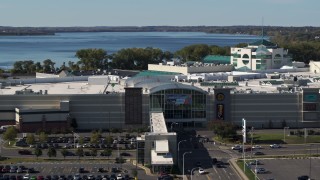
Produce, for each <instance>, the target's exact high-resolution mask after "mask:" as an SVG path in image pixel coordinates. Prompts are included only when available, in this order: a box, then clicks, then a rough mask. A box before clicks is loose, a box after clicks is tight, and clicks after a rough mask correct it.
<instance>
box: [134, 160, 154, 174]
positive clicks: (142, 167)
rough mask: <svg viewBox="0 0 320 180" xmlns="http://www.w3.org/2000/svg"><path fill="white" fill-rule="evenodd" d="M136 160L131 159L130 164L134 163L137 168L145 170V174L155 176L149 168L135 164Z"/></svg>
mask: <svg viewBox="0 0 320 180" xmlns="http://www.w3.org/2000/svg"><path fill="white" fill-rule="evenodd" d="M136 163H137V162H136V161H132V164H133V165H135V166H138V167H139V168H141V169H143V170H144V171H145V172H146V175H148V176H155V175H154V174H152V173H151V170H150V169H149V168H147V167H145V166H142V165H140V164H136Z"/></svg>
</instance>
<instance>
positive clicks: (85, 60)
mask: <svg viewBox="0 0 320 180" xmlns="http://www.w3.org/2000/svg"><path fill="white" fill-rule="evenodd" d="M76 57H77V58H79V59H80V60H79V61H78V64H79V65H80V67H81V69H83V70H97V69H106V66H107V51H105V50H103V49H80V50H78V51H77V52H76Z"/></svg>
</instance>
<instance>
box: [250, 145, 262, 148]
mask: <svg viewBox="0 0 320 180" xmlns="http://www.w3.org/2000/svg"><path fill="white" fill-rule="evenodd" d="M252 149H262V147H261V146H259V145H254V146H252Z"/></svg>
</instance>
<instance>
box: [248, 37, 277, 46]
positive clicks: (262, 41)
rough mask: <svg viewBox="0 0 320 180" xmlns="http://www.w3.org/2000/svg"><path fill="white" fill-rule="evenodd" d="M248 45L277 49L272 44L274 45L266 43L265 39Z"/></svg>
mask: <svg viewBox="0 0 320 180" xmlns="http://www.w3.org/2000/svg"><path fill="white" fill-rule="evenodd" d="M249 45H250V46H260V45H264V46H266V47H277V45H276V44H274V43H272V42H270V41H267V40H265V39H260V40H258V41H255V42H253V43H250V44H249Z"/></svg>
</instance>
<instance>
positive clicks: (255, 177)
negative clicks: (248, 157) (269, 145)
mask: <svg viewBox="0 0 320 180" xmlns="http://www.w3.org/2000/svg"><path fill="white" fill-rule="evenodd" d="M257 166H258V160H257V159H256V167H255V171H254V172H255V176H254V179H255V180H256V179H257V178H258V177H257V172H256V169H257Z"/></svg>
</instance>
